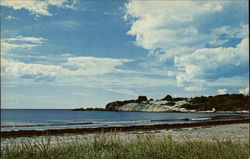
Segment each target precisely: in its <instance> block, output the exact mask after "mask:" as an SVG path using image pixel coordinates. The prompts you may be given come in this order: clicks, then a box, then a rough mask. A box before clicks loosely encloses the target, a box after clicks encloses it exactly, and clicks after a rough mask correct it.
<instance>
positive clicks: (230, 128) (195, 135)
mask: <svg viewBox="0 0 250 159" xmlns="http://www.w3.org/2000/svg"><path fill="white" fill-rule="evenodd" d="M147 135H151V136H152V135H153V136H155V137H156V138H158V139H161V138H165V137H167V138H171V139H172V140H173V141H177V142H182V141H187V140H188V141H214V140H220V141H222V140H231V141H240V142H244V141H249V123H239V124H226V125H210V126H198V127H190V128H173V129H162V130H150V131H132V132H119V133H117V132H116V133H112V132H108V133H91V134H83V135H81V134H64V135H55V136H54V135H52V136H33V137H16V138H14V137H10V138H1V146H4V145H8V144H10V143H12V144H13V143H14V144H15V143H16V144H20V143H21V142H22V141H27V140H29V141H31V143H35V142H43V141H46V140H48V139H49V140H50V142H51V143H58V142H63V143H70V142H75V141H77V142H92V141H94V140H95V139H96V137H99V136H102V137H103V136H104V137H105V138H107V139H113V138H119V139H120V140H122V141H125V142H129V141H133V140H135V139H136V138H138V136H147Z"/></svg>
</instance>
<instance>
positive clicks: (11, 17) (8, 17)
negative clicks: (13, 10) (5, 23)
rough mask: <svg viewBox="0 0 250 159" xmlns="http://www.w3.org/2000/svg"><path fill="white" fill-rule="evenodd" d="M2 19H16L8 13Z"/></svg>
mask: <svg viewBox="0 0 250 159" xmlns="http://www.w3.org/2000/svg"><path fill="white" fill-rule="evenodd" d="M4 19H7V20H14V19H16V17H13V16H11V15H9V16H7V17H5V18H4Z"/></svg>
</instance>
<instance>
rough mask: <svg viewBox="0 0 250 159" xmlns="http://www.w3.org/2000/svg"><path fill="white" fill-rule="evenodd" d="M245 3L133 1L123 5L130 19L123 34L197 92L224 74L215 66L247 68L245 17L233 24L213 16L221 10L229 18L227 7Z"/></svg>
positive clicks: (126, 18)
mask: <svg viewBox="0 0 250 159" xmlns="http://www.w3.org/2000/svg"><path fill="white" fill-rule="evenodd" d="M245 3H246V2H238V3H233V2H232V1H181V2H180V1H146V2H144V1H132V0H131V1H129V2H128V3H127V4H126V5H125V17H124V19H125V20H126V21H129V22H130V23H131V28H130V30H129V31H128V32H127V34H128V35H132V36H134V37H135V41H134V43H135V45H137V46H140V47H142V48H144V49H146V50H148V52H149V53H148V54H149V55H150V56H155V57H157V58H158V60H159V62H166V64H167V65H169V66H170V67H166V68H168V69H169V68H170V69H169V70H168V71H175V74H174V75H175V77H176V81H177V86H180V87H184V89H185V90H186V91H199V90H203V88H202V87H203V86H204V85H206V86H208V85H209V84H210V85H211V79H210V78H215V79H214V80H215V81H216V80H217V79H220V78H221V77H224V76H225V75H223V72H220V74H219V72H218V70H219V69H220V70H222V69H223V68H224V69H230V68H234V69H236V68H239V67H241V68H244V69H245V70H247V67H246V65H247V62H248V52H249V46H248V42H249V37H248V34H249V29H248V28H249V25H248V24H246V23H247V22H246V21H244V20H243V21H242V23H237V24H236V25H233V24H232V25H231V23H227V24H224V23H219V22H216V21H214V20H211V19H215V16H216V15H220V16H225V17H224V19H227V20H228V21H230V20H231V19H229V18H228V17H227V14H225V13H227V12H230V11H231V10H230V9H229V8H230V7H235V6H243V5H245ZM230 14H231V13H230ZM236 41H238V42H237V43H235V42H236ZM226 44H227V45H226ZM171 64H172V66H171ZM228 66H229V67H228ZM173 68H174V69H173ZM216 73H217V74H216ZM210 76H211V77H210ZM231 76H232V78H233V76H235V75H231ZM208 79H209V80H210V81H207V80H208Z"/></svg>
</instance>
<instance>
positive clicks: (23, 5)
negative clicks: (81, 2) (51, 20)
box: [1, 0, 78, 16]
mask: <svg viewBox="0 0 250 159" xmlns="http://www.w3.org/2000/svg"><path fill="white" fill-rule="evenodd" d="M77 1H78V0H46V1H40V0H2V1H1V5H2V6H6V7H10V8H12V9H14V10H20V9H26V10H28V11H29V12H30V13H32V14H35V15H37V16H38V15H43V16H51V15H52V14H51V13H50V12H49V7H50V6H56V7H59V8H73V7H74V5H75V4H76V3H77Z"/></svg>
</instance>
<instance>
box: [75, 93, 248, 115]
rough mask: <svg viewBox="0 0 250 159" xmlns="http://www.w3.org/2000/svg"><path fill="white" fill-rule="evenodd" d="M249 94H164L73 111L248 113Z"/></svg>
mask: <svg viewBox="0 0 250 159" xmlns="http://www.w3.org/2000/svg"><path fill="white" fill-rule="evenodd" d="M249 101H250V96H249V95H247V96H245V95H243V94H223V95H216V96H200V97H193V98H183V97H171V96H170V95H167V96H165V97H164V98H162V99H157V100H154V99H149V100H148V99H147V97H146V96H139V97H138V98H137V99H131V100H124V101H114V102H110V103H108V104H107V105H106V107H105V108H76V109H73V110H74V111H92V110H95V111H126V112H186V113H190V112H197V113H199V112H201V113H215V112H217V113H220V112H221V113H249V104H248V103H249Z"/></svg>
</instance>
